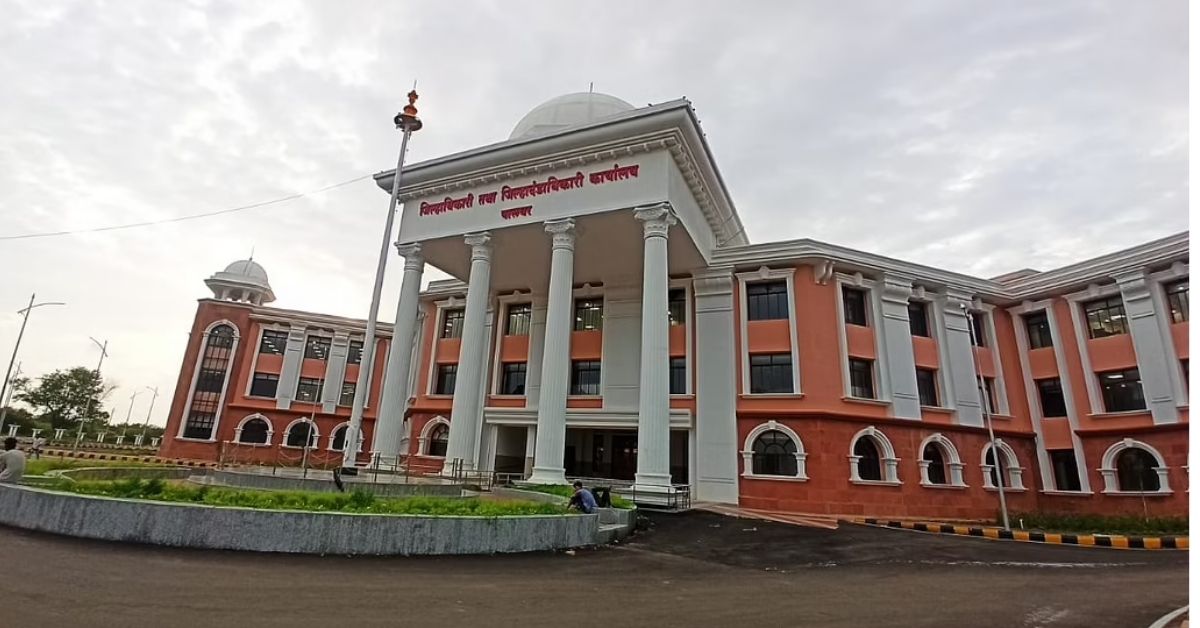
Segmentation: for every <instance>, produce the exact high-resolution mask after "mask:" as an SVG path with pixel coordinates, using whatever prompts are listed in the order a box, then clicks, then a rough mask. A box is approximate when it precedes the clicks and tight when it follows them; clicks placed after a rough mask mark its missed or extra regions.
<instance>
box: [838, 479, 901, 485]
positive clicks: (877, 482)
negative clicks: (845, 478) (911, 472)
mask: <svg viewBox="0 0 1200 628" xmlns="http://www.w3.org/2000/svg"><path fill="white" fill-rule="evenodd" d="M850 483H851V484H858V485H861V486H900V485H901V484H903V482H901V481H900V480H850Z"/></svg>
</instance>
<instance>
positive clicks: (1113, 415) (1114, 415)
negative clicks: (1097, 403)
mask: <svg viewBox="0 0 1200 628" xmlns="http://www.w3.org/2000/svg"><path fill="white" fill-rule="evenodd" d="M1139 414H1144V415H1147V416H1149V415H1150V410H1148V409H1144V410H1122V411H1120V412H1096V413H1093V414H1089V415H1088V416H1089V417H1091V418H1093V419H1100V420H1103V419H1119V418H1121V417H1127V416H1137V415H1139Z"/></svg>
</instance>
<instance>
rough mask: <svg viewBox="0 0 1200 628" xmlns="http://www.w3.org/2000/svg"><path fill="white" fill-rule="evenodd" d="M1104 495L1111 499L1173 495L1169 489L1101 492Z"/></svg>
mask: <svg viewBox="0 0 1200 628" xmlns="http://www.w3.org/2000/svg"><path fill="white" fill-rule="evenodd" d="M1103 493H1104V494H1105V495H1110V496H1112V497H1170V496H1171V495H1173V494H1174V493H1175V491H1172V490H1171V489H1167V490H1165V491H1109V490H1105V491H1103Z"/></svg>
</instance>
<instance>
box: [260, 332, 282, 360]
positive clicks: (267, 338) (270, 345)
mask: <svg viewBox="0 0 1200 628" xmlns="http://www.w3.org/2000/svg"><path fill="white" fill-rule="evenodd" d="M287 339H288V333H287V332H286V331H279V330H276V329H264V330H263V336H262V342H260V343H259V344H258V352H259V353H267V354H271V355H283V350H284V349H286V348H287Z"/></svg>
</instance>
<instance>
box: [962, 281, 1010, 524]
mask: <svg viewBox="0 0 1200 628" xmlns="http://www.w3.org/2000/svg"><path fill="white" fill-rule="evenodd" d="M958 307H959V308H960V309H962V312H963V315H964V316H966V318H967V332H968V333H969V334H971V364H972V365H973V366H974V367H975V380H976V381H975V388H976V389H978V393H979V406H980V407H981V408H983V422H984V423H985V424H986V425H987V432H988V442H990V443H991V448H992V462H993V463H994V464H993V467H992V468H993V469H995V471H996V479H997V480H999V482H998V484H999V486H997V487H996V493H997V494H998V495H999V496H1000V517H1001V521H1003V522H1004V529H1005V530H1008V529H1009V525H1008V504H1007V503H1006V502H1005V499H1004V485H1005V484H1007V481H1006V480H1005V479H1004V472H1005V471H1007V469H1005V468H1004V465H1002V464H1000V447H998V446H997V442H996V432H994V431H993V430H992V408H991V405H992V404H991V401H990V400H989V397H988V394H987V389H986V387H987V381H986V380H984V379H983V373H981V372H980V371H979V356H978V355H977V354H976V353H975V347H977V346H979V345H978V344H976V338H977V334H979V333H982V332H981V331H980V330H977V329H975V319H973V318H971V313H970V312H968V311H967V304H965V303H959V304H958ZM986 460H987V459H986V458H985V459H984V461H985V462H986Z"/></svg>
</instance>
